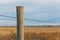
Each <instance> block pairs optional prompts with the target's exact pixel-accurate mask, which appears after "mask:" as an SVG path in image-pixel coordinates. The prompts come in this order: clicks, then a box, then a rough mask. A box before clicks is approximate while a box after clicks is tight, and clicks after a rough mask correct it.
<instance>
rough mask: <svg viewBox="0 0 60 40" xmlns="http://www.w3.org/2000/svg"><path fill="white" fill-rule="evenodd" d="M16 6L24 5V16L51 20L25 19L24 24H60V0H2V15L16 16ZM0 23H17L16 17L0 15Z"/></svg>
mask: <svg viewBox="0 0 60 40" xmlns="http://www.w3.org/2000/svg"><path fill="white" fill-rule="evenodd" d="M16 6H24V18H29V19H34V20H42V21H47V22H51V23H46V22H35V21H27V20H24V25H60V0H0V15H8V16H14V17H16ZM0 25H4V26H5V25H7V26H8V25H9V26H12V25H16V19H15V18H7V17H1V16H0Z"/></svg>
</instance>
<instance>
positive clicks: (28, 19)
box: [0, 15, 54, 23]
mask: <svg viewBox="0 0 60 40" xmlns="http://www.w3.org/2000/svg"><path fill="white" fill-rule="evenodd" d="M0 16H2V17H8V18H17V17H13V16H7V15H0ZM24 19H25V20H27V21H34V22H43V23H54V22H48V21H42V20H36V19H30V18H24Z"/></svg>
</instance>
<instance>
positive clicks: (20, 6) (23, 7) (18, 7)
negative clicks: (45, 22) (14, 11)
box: [16, 6, 24, 8]
mask: <svg viewBox="0 0 60 40" xmlns="http://www.w3.org/2000/svg"><path fill="white" fill-rule="evenodd" d="M16 8H24V7H23V6H16Z"/></svg>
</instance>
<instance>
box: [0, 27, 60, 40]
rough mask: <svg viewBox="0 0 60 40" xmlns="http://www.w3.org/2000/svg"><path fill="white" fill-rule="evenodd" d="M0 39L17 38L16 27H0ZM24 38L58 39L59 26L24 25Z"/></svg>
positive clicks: (34, 39)
mask: <svg viewBox="0 0 60 40" xmlns="http://www.w3.org/2000/svg"><path fill="white" fill-rule="evenodd" d="M0 40H17V35H16V27H0ZM24 40H60V28H58V27H56V28H54V27H47V28H41V27H25V28H24Z"/></svg>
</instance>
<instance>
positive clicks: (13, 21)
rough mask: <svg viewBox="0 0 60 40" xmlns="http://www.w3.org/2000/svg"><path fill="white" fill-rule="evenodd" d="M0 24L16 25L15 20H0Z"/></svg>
mask: <svg viewBox="0 0 60 40" xmlns="http://www.w3.org/2000/svg"><path fill="white" fill-rule="evenodd" d="M0 26H16V20H0Z"/></svg>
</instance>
